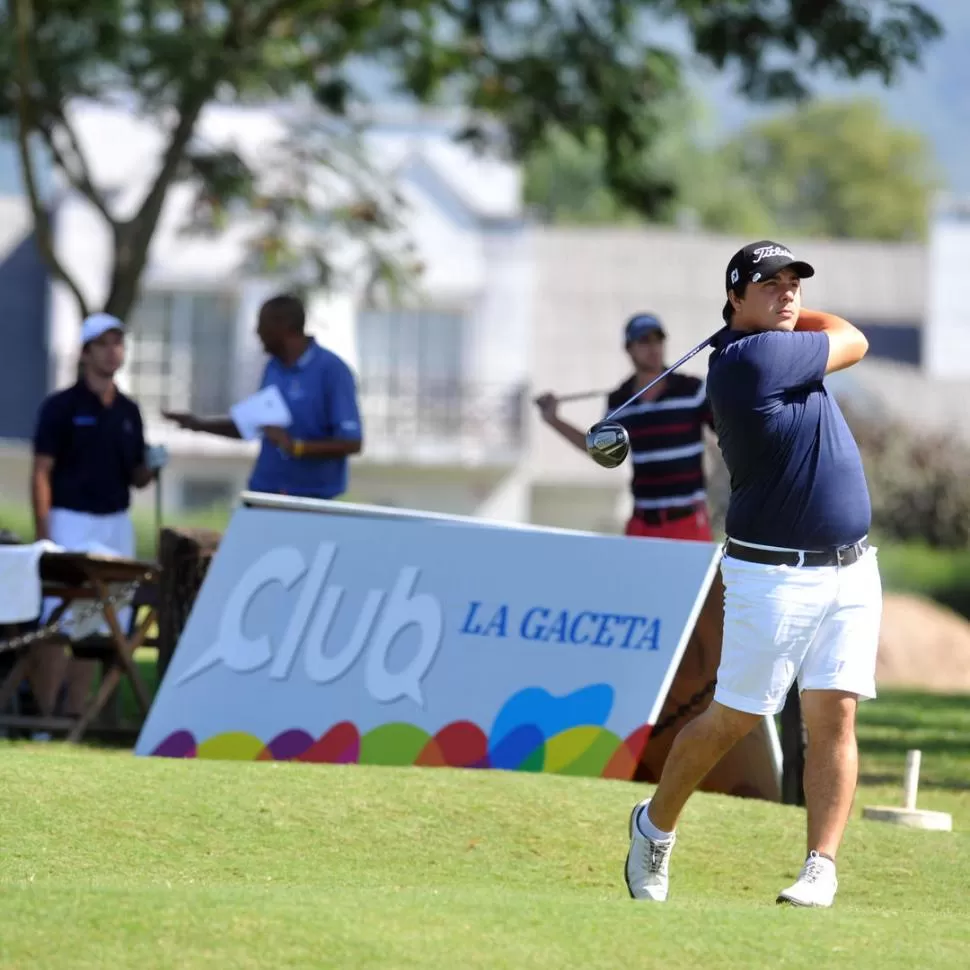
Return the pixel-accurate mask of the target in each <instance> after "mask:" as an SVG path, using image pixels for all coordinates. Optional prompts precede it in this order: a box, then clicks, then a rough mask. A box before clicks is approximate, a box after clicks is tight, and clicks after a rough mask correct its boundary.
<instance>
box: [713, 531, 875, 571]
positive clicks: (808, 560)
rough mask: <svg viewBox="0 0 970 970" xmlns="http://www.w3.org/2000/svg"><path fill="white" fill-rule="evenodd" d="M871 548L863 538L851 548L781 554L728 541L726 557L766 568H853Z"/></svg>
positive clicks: (725, 546) (843, 547) (725, 551)
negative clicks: (758, 564)
mask: <svg viewBox="0 0 970 970" xmlns="http://www.w3.org/2000/svg"><path fill="white" fill-rule="evenodd" d="M868 548H869V540H868V538H865V537H863V538H862V539H860V540H859V541H858V542H853V543H852V545H850V546H839V547H838V548H837V549H828V550H826V551H824V552H795V551H792V552H780V551H777V550H775V549H754V548H752V547H751V546H743V545H741V544H740V543H737V542H733V541H732V540H730V539H728V541H727V542H726V543H725V545H724V555H725V556H730V557H731V558H732V559H743V560H744V561H745V562H757V563H761V564H762V565H764V566H851V565H852V564H853V563H854V562H857V561H858V560H859V559H861V558H862V557H863V556H864V555H865V553H866V550H867V549H868Z"/></svg>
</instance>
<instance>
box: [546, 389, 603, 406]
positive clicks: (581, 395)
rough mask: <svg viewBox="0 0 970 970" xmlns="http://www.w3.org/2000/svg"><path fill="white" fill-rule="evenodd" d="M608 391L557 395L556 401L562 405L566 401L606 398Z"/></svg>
mask: <svg viewBox="0 0 970 970" xmlns="http://www.w3.org/2000/svg"><path fill="white" fill-rule="evenodd" d="M608 393H609V392H608V391H576V392H574V393H573V394H557V395H556V400H557V401H558V402H559V403H560V404H563V403H565V402H566V401H585V400H587V399H589V398H591V397H606V395H607V394H608Z"/></svg>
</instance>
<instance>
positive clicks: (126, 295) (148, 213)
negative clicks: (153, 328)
mask: <svg viewBox="0 0 970 970" xmlns="http://www.w3.org/2000/svg"><path fill="white" fill-rule="evenodd" d="M210 87H211V85H209V84H208V83H205V82H200V84H199V85H198V87H197V88H196V89H195V90H194V91H192V92H190V93H189V94H188V95H187V96H186V98H185V101H184V103H183V105H182V108H181V110H180V111H179V120H178V124H177V125H176V126H175V130H174V131H173V132H172V138H171V140H170V141H169V144H168V148H167V149H166V150H165V155H164V156H163V158H162V166H161V168H160V169H159V172H158V175H157V176H156V178H155V183H154V184H153V185H152V187H151V190H150V191H149V193H148V195H147V196H145V201H144V202H143V203H142V205H141V208H140V209H139V210H138V212H137V213H136V214H135V216H134V218H132V219H131V220H130V221H129V222H127V223H125V224H124V225H122V226H121V227H120V230H119V233H118V237H117V238H118V243H117V248H116V249H115V258H114V267H113V269H112V272H111V287H110V289H109V291H108V299H107V300H106V301H105V306H104V310H105V312H106V313H110V314H112V315H114V316H116V317H118V319H120V320H124V319H125V318H126V317H127V316H128V315H129V314H130V313H131V310H132V308H133V307H134V305H135V302H136V300H137V299H138V293H139V289H140V286H141V277H142V274H143V273H144V271H145V264H146V263H147V261H148V251H149V248H150V247H151V243H152V238H153V237H154V235H155V229H156V227H157V226H158V220H159V217H160V216H161V214H162V207H163V205H164V204H165V198H166V196H167V195H168V190H169V188H170V187H171V185H172V182H173V180H174V179H175V175H176V172H177V171H178V167H179V163H180V162H181V161H182V158H183V156H184V154H185V149H186V147H187V146H188V143H189V140H190V139H191V137H192V133H193V132H194V131H195V126H196V123H197V122H198V120H199V115H200V113H201V112H202V108H203V107H204V106H205V103H206V101H207V100H208V98H209V94H210Z"/></svg>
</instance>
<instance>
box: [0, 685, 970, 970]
mask: <svg viewBox="0 0 970 970" xmlns="http://www.w3.org/2000/svg"><path fill="white" fill-rule="evenodd" d="M968 706H970V705H968V702H967V699H965V698H932V697H927V696H926V695H897V696H896V697H895V698H890V699H888V700H887V701H885V702H882V703H880V702H876V703H875V704H872V705H870V707H869V710H868V711H866V716H865V723H864V725H863V730H862V736H863V741H864V745H865V757H864V760H863V774H864V777H865V778H867V779H871V780H873V781H875V782H876V783H877V784H878V785H881V786H883V787H865V788H863V789H862V790H861V791H860V793H859V797H858V799H857V803H856V809H855V818H854V820H853V822H852V823H851V825H850V828H849V831H848V835H847V839H846V843H845V847H844V852H843V858H842V864H841V866H840V873H839V875H840V883H841V888H840V894H839V897H838V899H837V902H836V907H835V908H834V909H833V910H831V911H824V912H823V911H808V910H793V909H788V908H782V907H778V906H776V905H775V903H774V899H775V895H776V893H777V892H778V890H779V889H781V888H782V887H783V886H785V885H787V884H788V883H789V882H790V881H791V880H792V878H793V877H794V875H795V874H796V872H797V870H798V867H799V865H800V863H801V860H802V855H803V849H804V846H803V839H804V835H803V824H804V823H803V819H804V816H803V812H802V811H801V810H800V809H797V808H792V807H786V806H779V805H770V804H767V803H764V802H757V801H749V800H741V799H733V798H727V797H722V796H714V795H702V796H697V797H696V798H695V799H694V800H693V801H692V802H691V803H690V805H689V807H688V811H687V814H686V817H685V819H684V821H683V823H682V825H681V828H680V842H679V844H678V846H677V849H676V850H675V852H674V855H673V860H672V866H671V876H672V896H671V900H670V901H669V902H668V903H667V904H666V905H663V906H653V905H649V904H641V903H634V902H633V901H631V900H630V899H629V898H628V897H627V895H626V890H625V887H624V884H623V879H622V866H623V860H624V857H625V854H626V848H627V840H626V824H627V816H628V813H629V810H630V807H631V805H632V804H633V802H634V800H636V799H637V798H638V797H642V795H641V793H642V791H643V789H642V788H640V787H639V786H635V785H632V784H626V783H620V782H609V781H600V780H583V779H575V778H563V777H556V776H545V775H532V774H518V773H504V772H487V771H482V772H477V771H462V770H452V769H444V768H439V769H430V768H428V769H418V768H374V767H362V766H356V765H350V766H323V765H302V764H291V763H274V762H257V763H253V762H247V763H234V762H205V761H178V760H167V759H136V758H134V757H133V756H131V755H130V754H129V753H127V752H110V751H109V752H104V751H97V750H93V749H84V748H82V749H69V748H66V747H64V746H62V745H58V744H46V745H36V744H35V745H31V744H6V745H3V746H2V747H0V813H2V814H0V817H2V820H3V823H2V824H3V852H2V855H0V885H2V887H3V899H2V904H0V966H2V967H3V968H4V970H9V968H24V970H26V968H37V970H41V968H51V970H54V968H57V970H68V968H92V970H93V968H102V967H110V968H128V967H132V968H140V970H154V968H162V967H166V968H168V967H173V968H174V967H185V968H202V967H207V968H208V967H231V968H234V970H240V968H255V967H267V968H278V970H282V968H290V967H294V968H295V967H306V968H310V967H354V968H356V967H374V968H377V967H380V968H384V970H387V968H397V967H401V968H410V967H415V968H417V967H421V968H431V967H436V968H437V967H443V968H444V967H449V968H450V967H462V968H465V967H509V968H513V967H514V968H519V967H549V968H562V967H577V968H584V970H590V968H617V967H624V966H636V967H657V968H660V967H663V968H667V970H681V968H683V970H686V968H695V967H703V966H705V965H708V966H712V967H718V968H722V967H723V968H752V967H768V966H780V967H805V968H809V967H810V968H813V970H820V968H826V967H843V966H844V967H850V966H851V967H859V968H869V967H871V968H877V967H878V968H880V970H884V968H887V967H900V968H902V967H906V968H912V967H919V968H930V967H933V968H935V967H954V968H957V967H965V966H967V961H968V956H967V954H968V953H970V906H968V903H967V900H966V887H967V880H968V876H967V871H968V870H967V861H968V859H970V835H968V831H970V772H968V770H967V765H968V760H967V745H968V744H970V741H968V740H967V739H968V737H970V732H968V731H967V719H968V715H967V708H968ZM880 708H881V709H880ZM893 717H895V719H896V720H897V721H906V719H907V718H908V721H907V722H906V723H905V724H903V726H902V727H900V726H898V725H893V724H891V723H887V722H890V721H891V720H892V718H893ZM921 732H922V733H921ZM910 738H915V739H916V741H917V743H918V744H922V745H923V747H924V773H925V779H924V785H923V788H922V789H921V792H920V805H921V807H926V808H939V809H943V810H946V811H950V812H952V813H953V817H954V829H955V831H954V832H953V833H940V832H919V831H912V830H907V829H897V828H895V827H892V826H886V825H879V824H877V823H872V822H864V821H862V820H861V819H860V818H859V816H860V814H861V810H862V806H863V805H864V804H874V803H876V802H884V801H886V800H887V799H889V800H893V801H896V800H898V797H899V796H898V781H896V778H898V775H899V772H900V771H901V767H902V758H903V756H904V749H905V747H906V745H907V743H908V739H910ZM894 776H895V777H894ZM890 781H891V782H892V787H885V785H886V783H887V782H890Z"/></svg>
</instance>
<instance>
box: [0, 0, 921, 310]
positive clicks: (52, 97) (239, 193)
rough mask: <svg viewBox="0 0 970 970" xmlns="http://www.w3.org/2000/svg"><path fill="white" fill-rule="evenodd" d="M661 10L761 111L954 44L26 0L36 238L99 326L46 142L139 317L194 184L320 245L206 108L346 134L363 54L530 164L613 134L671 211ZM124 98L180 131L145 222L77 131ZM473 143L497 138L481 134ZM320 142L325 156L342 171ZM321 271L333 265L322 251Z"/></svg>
mask: <svg viewBox="0 0 970 970" xmlns="http://www.w3.org/2000/svg"><path fill="white" fill-rule="evenodd" d="M651 15H653V16H655V17H662V18H666V19H670V18H676V19H679V20H680V21H681V22H682V23H683V24H684V25H685V26H686V28H687V30H688V33H689V36H690V37H691V39H692V42H693V46H694V49H695V51H696V52H697V53H698V54H699V55H700V56H701V57H702V58H705V59H706V60H707V61H708V62H711V63H713V64H714V65H715V66H717V67H719V68H723V67H727V66H732V67H736V68H737V69H738V71H739V76H740V81H739V86H740V90H741V91H742V92H743V93H744V94H745V95H746V96H748V97H751V98H754V99H757V100H770V99H772V98H788V97H796V96H799V95H800V94H803V93H804V92H805V90H806V83H805V81H804V78H806V77H809V76H811V74H812V72H814V71H816V70H819V69H822V68H833V69H835V70H837V71H839V72H841V73H844V74H846V75H848V76H851V77H859V76H863V75H867V74H872V73H875V74H878V75H879V76H881V77H882V78H883V79H884V80H886V81H889V80H891V78H892V77H893V76H894V72H895V71H896V70H897V69H898V67H899V66H900V65H901V64H903V63H918V61H919V58H920V54H921V51H922V49H923V47H924V45H925V44H926V43H927V42H928V41H930V40H932V39H933V38H934V37H936V36H938V35H939V33H940V26H939V24H938V23H937V22H936V21H935V20H934V19H933V18H932V17H931V16H930V15H929V14H928V13H927V12H926V11H925V10H923V9H922V8H921V7H920V6H919V5H918V4H916V3H909V2H903V0H873V2H870V3H867V4H859V3H857V2H855V0H812V2H810V3H806V2H804V0H784V2H781V0H747V2H746V3H737V2H733V0H709V2H703V0H589V2H587V3H582V4H580V3H566V2H559V3H557V2H553V0H534V2H532V3H528V4H523V3H521V2H515V0H7V2H6V4H4V6H3V8H2V16H3V22H2V26H3V28H4V29H3V31H2V32H0V116H4V117H7V118H10V119H12V120H13V121H14V122H15V123H16V125H17V131H18V141H19V145H20V154H21V162H22V166H23V169H24V183H25V186H26V189H27V192H28V194H29V196H30V201H31V206H32V209H33V213H34V220H35V227H36V236H37V240H38V244H39V247H40V249H41V252H42V253H43V254H44V257H45V259H46V260H47V262H48V263H49V265H50V267H51V270H52V272H53V274H54V275H55V276H57V277H58V278H60V279H62V280H63V281H64V282H65V283H66V284H67V285H68V286H69V287H70V288H71V289H72V291H73V292H74V294H75V296H76V298H77V300H78V303H79V306H80V307H81V309H82V312H86V311H87V310H88V309H90V308H88V307H87V306H86V303H85V299H84V296H83V294H82V293H81V291H80V289H79V287H78V285H77V283H76V281H74V280H71V279H70V278H69V276H68V273H67V271H66V270H65V268H64V267H63V266H61V265H60V264H59V263H58V260H57V258H56V254H55V252H54V247H53V244H52V238H51V226H50V220H49V216H48V213H47V212H46V210H45V205H44V200H43V199H42V198H41V197H40V193H39V191H38V188H37V180H36V176H35V173H34V171H33V162H32V153H31V150H30V146H31V144H32V143H34V142H37V143H39V144H41V145H43V146H45V148H46V150H47V151H48V152H49V153H50V155H51V157H52V158H53V161H54V163H55V165H56V167H57V169H58V170H59V173H60V175H61V177H62V178H63V179H65V180H66V182H67V183H68V184H70V185H71V186H72V187H73V188H74V189H75V190H76V191H78V192H80V193H81V194H82V195H83V196H84V197H86V198H87V199H88V201H89V202H90V203H91V205H92V206H94V208H95V209H96V210H97V211H98V212H99V213H100V214H101V216H102V217H103V218H104V219H105V221H106V223H107V225H108V226H109V227H110V231H111V233H112V237H113V240H114V267H113V270H112V274H111V280H110V285H109V287H108V297H107V300H106V301H105V306H104V309H106V310H108V311H109V312H112V313H115V314H117V315H119V316H125V315H126V314H127V312H128V310H129V309H130V308H131V306H132V304H133V302H134V301H135V299H136V297H137V293H138V285H139V281H140V278H141V274H142V271H143V269H144V266H145V262H146V258H147V253H148V248H149V244H150V242H151V239H152V235H153V233H154V232H155V229H156V226H157V224H158V220H159V216H160V213H161V211H162V206H163V204H164V202H165V199H166V197H167V194H168V192H169V190H170V189H171V188H172V186H173V185H174V184H176V183H177V182H179V181H188V182H191V183H192V184H193V185H194V186H195V188H196V190H197V193H198V199H199V208H198V210H197V211H198V215H199V217H200V219H202V220H203V221H205V220H208V222H209V223H210V224H211V225H212V226H213V227H215V228H218V225H219V221H220V218H224V217H225V213H226V212H227V211H228V210H229V209H230V208H232V207H233V206H236V207H238V205H240V204H242V205H248V206H252V207H254V208H255V209H256V210H257V211H258V212H262V213H263V214H264V215H265V222H266V232H265V237H266V240H267V248H268V249H270V251H272V249H273V246H272V242H273V235H274V232H275V234H276V240H277V242H279V240H280V238H281V235H282V234H281V231H280V230H281V227H286V228H288V229H289V230H290V233H289V236H288V237H287V238H286V239H283V243H284V244H285V243H288V242H291V241H292V240H293V238H295V237H297V238H299V237H300V236H301V234H300V233H298V232H297V231H296V229H295V228H294V224H296V225H297V226H298V224H299V221H300V217H301V215H305V214H307V204H308V200H307V195H306V194H305V193H302V192H301V189H302V188H305V185H304V183H303V181H302V180H301V179H300V178H294V179H291V180H289V181H288V182H287V181H286V180H283V182H284V184H282V185H281V184H279V180H277V185H276V187H275V188H274V189H272V190H268V189H267V188H266V186H265V185H264V184H263V183H264V181H265V179H263V178H262V177H261V176H262V174H263V173H259V172H253V171H252V169H251V167H250V166H249V165H248V164H247V162H246V160H245V159H241V158H240V157H239V156H238V155H235V154H234V153H232V152H227V151H211V150H208V151H207V150H205V149H204V147H201V146H197V145H195V144H194V141H193V138H194V135H195V133H196V130H197V126H198V121H199V117H200V114H201V112H202V110H203V108H204V107H205V106H206V104H208V103H209V102H211V101H214V100H216V99H222V100H232V101H240V100H242V101H253V100H259V99H262V98H268V97H274V98H278V99H279V98H282V99H287V98H291V97H293V96H296V95H302V96H312V98H313V99H314V100H315V102H316V103H317V104H318V105H319V106H320V107H321V108H322V109H324V110H325V111H326V112H327V116H328V117H329V118H330V119H336V120H337V121H338V122H339V121H345V120H348V119H351V118H352V117H353V116H354V111H355V110H356V107H357V106H358V105H359V103H360V99H359V97H357V92H356V91H355V88H354V85H353V82H352V80H351V73H350V68H351V66H352V65H353V64H354V63H355V62H359V61H360V60H362V59H363V60H371V61H375V62H378V63H382V64H384V65H386V66H387V67H389V68H390V69H391V71H392V72H393V74H394V75H395V76H396V77H397V78H398V79H399V83H400V88H401V90H402V91H403V92H404V93H406V94H408V95H410V96H412V97H414V98H416V99H418V100H420V101H431V100H434V99H435V98H436V97H438V96H440V95H441V94H442V92H445V91H447V92H449V93H451V94H452V95H453V96H457V97H458V98H459V99H460V100H461V102H462V103H463V104H464V105H466V106H467V107H468V108H470V109H472V110H473V111H474V112H475V113H476V115H475V116H476V117H477V116H480V115H487V116H495V117H498V118H499V119H501V121H502V124H503V130H504V132H505V133H506V138H505V144H504V147H503V150H505V151H508V152H510V153H511V154H512V155H513V156H515V157H517V158H521V157H522V156H523V155H524V154H525V153H526V152H527V151H528V150H529V149H530V148H531V147H533V146H534V145H536V144H537V143H539V142H540V140H541V139H542V138H543V137H544V135H545V133H546V132H547V131H548V130H550V128H551V127H553V126H558V127H559V128H561V129H562V130H563V131H565V132H566V133H568V134H570V135H577V136H580V137H583V138H588V137H591V136H592V133H594V132H598V133H599V135H597V136H596V137H601V138H602V141H603V146H604V153H605V161H604V166H605V172H606V177H607V183H608V185H609V187H610V189H611V190H612V191H613V192H614V193H615V194H616V196H617V198H618V199H619V200H620V202H621V203H622V205H623V206H625V207H630V208H632V209H635V210H636V211H638V212H643V213H647V214H650V213H653V212H657V211H660V210H662V209H663V208H664V207H665V206H667V205H668V204H669V202H670V200H671V198H672V196H673V193H674V185H673V184H672V182H671V181H670V180H669V179H666V178H663V177H661V176H659V175H658V174H657V173H654V172H651V171H649V169H647V170H646V171H645V170H644V169H643V167H642V166H641V165H640V164H638V163H635V162H636V160H637V159H638V157H639V156H640V155H641V154H642V152H643V151H644V150H645V149H646V148H647V147H648V146H649V145H650V144H651V142H653V141H654V140H655V139H656V137H657V136H658V134H659V132H660V130H661V117H662V113H661V112H660V111H659V110H657V111H654V108H655V107H656V108H658V109H659V107H660V106H661V105H662V104H663V100H664V96H665V95H666V94H667V93H669V92H672V91H676V90H677V89H678V88H679V87H680V62H679V59H678V57H677V56H676V55H675V54H673V53H672V52H671V51H669V50H667V49H664V48H662V47H659V46H657V45H655V44H652V43H651V42H650V38H649V25H648V23H647V19H646V18H648V17H649V16H651ZM122 96H123V97H125V98H126V99H128V101H129V103H131V104H132V105H133V108H134V110H136V111H138V112H139V113H140V114H142V115H144V116H148V117H151V118H153V119H156V121H157V124H158V125H159V127H160V129H161V130H163V131H164V132H165V147H164V149H163V151H162V153H161V157H160V159H159V164H158V169H157V171H156V172H154V173H153V174H152V176H151V179H150V184H149V185H148V186H147V188H146V190H145V194H144V197H143V199H142V200H141V201H140V203H139V204H138V205H137V206H136V207H135V209H134V211H133V212H130V213H129V212H124V213H122V212H120V211H119V210H118V209H117V208H116V207H115V202H114V200H113V199H112V197H111V194H110V193H109V192H108V191H107V190H106V189H105V187H104V186H100V185H97V184H95V180H94V178H93V177H92V175H91V169H90V165H89V162H88V159H86V158H85V156H84V153H83V151H82V150H81V145H80V141H79V139H78V137H77V133H76V132H75V131H74V130H73V129H72V125H71V121H70V116H71V112H70V108H71V105H72V103H74V102H75V101H76V100H77V99H89V100H92V99H93V100H95V101H101V102H110V101H112V100H114V99H117V98H119V97H122ZM463 137H465V138H467V139H469V140H470V141H472V142H473V143H476V144H479V145H481V144H484V143H485V142H486V141H488V140H489V137H488V131H487V129H486V128H485V127H484V126H483V125H481V124H479V123H471V124H470V125H469V127H468V129H467V130H466V131H465V132H463ZM321 141H322V142H323V147H322V148H321V147H320V145H319V144H318V145H317V147H316V148H315V149H314V151H313V157H314V159H315V160H319V161H320V162H322V163H326V162H327V161H329V160H330V158H329V155H328V152H329V149H328V148H327V140H326V138H318V139H317V142H318V143H319V142H321ZM631 160H633V161H634V163H632V164H631ZM346 170H347V166H343V167H342V171H343V172H344V174H345V173H346ZM373 188H374V183H373V181H371V182H370V188H369V189H368V188H367V187H366V186H365V187H363V188H362V189H361V190H359V191H357V192H356V195H352V194H348V192H346V191H345V192H344V194H343V197H342V198H341V199H340V203H339V206H333V205H331V209H330V211H329V212H328V217H329V218H330V220H331V221H332V222H336V221H340V222H342V224H343V225H345V226H346V227H347V229H348V230H349V231H351V232H357V231H371V230H377V231H380V230H384V229H388V228H390V227H391V223H390V222H389V221H388V220H387V219H386V217H385V216H384V214H383V213H384V212H385V210H386V205H385V204H384V203H385V202H386V200H382V199H379V198H377V197H375V195H374V194H373V193H372V192H371V191H370V189H373ZM302 239H303V241H304V242H305V241H306V233H305V232H304V233H303V234H302ZM315 261H316V262H317V263H319V265H320V268H321V270H325V269H326V263H325V261H324V260H323V258H322V256H321V255H320V254H319V253H318V254H316V255H315Z"/></svg>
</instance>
